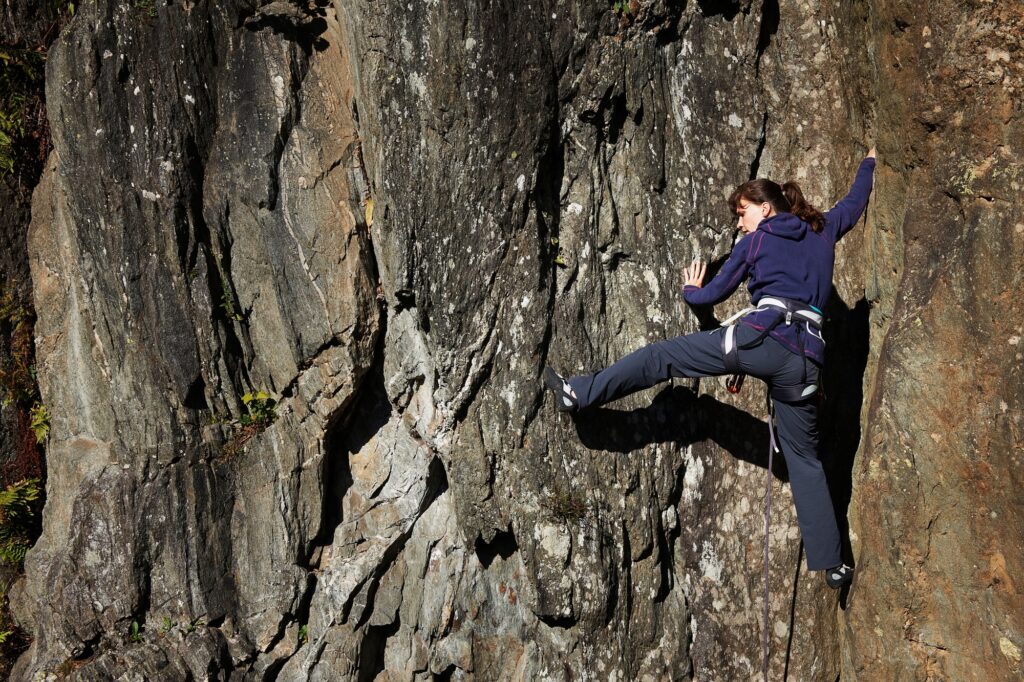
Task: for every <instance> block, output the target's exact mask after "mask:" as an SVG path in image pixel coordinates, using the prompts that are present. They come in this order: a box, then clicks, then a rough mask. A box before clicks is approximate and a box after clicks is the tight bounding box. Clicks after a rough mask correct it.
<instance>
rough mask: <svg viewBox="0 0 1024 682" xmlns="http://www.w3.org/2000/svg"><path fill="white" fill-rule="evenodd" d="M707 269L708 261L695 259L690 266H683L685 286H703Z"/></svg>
mask: <svg viewBox="0 0 1024 682" xmlns="http://www.w3.org/2000/svg"><path fill="white" fill-rule="evenodd" d="M707 269H708V264H707V263H704V262H702V261H699V260H696V259H695V260H694V261H693V263H691V264H690V266H689V267H686V268H683V277H684V278H685V281H684V282H683V286H686V287H689V286H694V287H699V286H701V283H702V282H703V281H704V273H706V272H707Z"/></svg>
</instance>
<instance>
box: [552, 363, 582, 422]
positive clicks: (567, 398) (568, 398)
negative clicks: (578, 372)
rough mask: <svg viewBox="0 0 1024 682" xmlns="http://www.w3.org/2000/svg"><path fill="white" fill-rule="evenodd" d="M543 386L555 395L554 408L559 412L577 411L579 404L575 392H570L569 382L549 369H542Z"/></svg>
mask: <svg viewBox="0 0 1024 682" xmlns="http://www.w3.org/2000/svg"><path fill="white" fill-rule="evenodd" d="M544 386H546V387H547V388H549V389H550V390H551V392H552V393H554V394H555V407H557V408H558V411H559V412H575V411H576V410H578V409H579V407H580V403H579V400H577V399H576V391H574V390H572V386H570V385H569V382H568V381H566V380H565V379H563V378H562V377H560V376H559V375H558V372H556V371H555V370H553V369H551V368H550V367H545V368H544Z"/></svg>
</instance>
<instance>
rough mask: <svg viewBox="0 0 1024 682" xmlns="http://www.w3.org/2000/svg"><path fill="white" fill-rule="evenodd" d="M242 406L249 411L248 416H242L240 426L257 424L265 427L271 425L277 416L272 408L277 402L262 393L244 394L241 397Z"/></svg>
mask: <svg viewBox="0 0 1024 682" xmlns="http://www.w3.org/2000/svg"><path fill="white" fill-rule="evenodd" d="M242 404H243V405H245V409H246V410H248V411H249V414H245V415H242V420H241V421H242V426H249V425H250V424H258V425H261V426H264V427H266V426H270V425H271V424H273V423H274V420H275V419H276V418H277V415H276V414H275V413H274V406H275V405H276V404H277V401H276V400H274V399H273V398H271V397H270V394H268V393H266V392H264V391H257V392H256V393H246V394H245V395H243V396H242Z"/></svg>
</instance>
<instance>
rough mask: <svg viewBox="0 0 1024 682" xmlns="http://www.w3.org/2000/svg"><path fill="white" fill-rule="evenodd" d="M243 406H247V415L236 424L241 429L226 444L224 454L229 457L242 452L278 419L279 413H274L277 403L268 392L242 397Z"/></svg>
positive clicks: (248, 394) (258, 392) (247, 394)
mask: <svg viewBox="0 0 1024 682" xmlns="http://www.w3.org/2000/svg"><path fill="white" fill-rule="evenodd" d="M242 404H243V405H245V409H246V414H244V415H242V417H241V419H239V420H238V421H237V422H235V424H236V425H237V426H238V427H239V428H238V429H237V430H236V431H235V433H234V435H233V436H231V439H230V440H229V441H228V442H227V443H225V444H224V454H225V455H227V456H229V457H230V456H232V455H234V454H236V453H238V452H239V451H241V449H242V448H243V447H244V446H245V444H246V443H247V442H248V441H249V440H251V439H252V437H253V436H255V435H256V434H258V433H260V432H261V431H263V430H264V429H266V428H267V427H268V426H270V425H271V424H273V423H274V420H275V419H277V413H276V412H275V411H274V408H275V407H276V406H277V401H276V400H274V399H273V398H271V397H270V394H269V393H267V392H266V391H256V392H255V393H246V394H245V395H243V396H242Z"/></svg>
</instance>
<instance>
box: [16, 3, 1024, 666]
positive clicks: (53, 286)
mask: <svg viewBox="0 0 1024 682" xmlns="http://www.w3.org/2000/svg"><path fill="white" fill-rule="evenodd" d="M945 4H949V7H945ZM257 5H259V6H257ZM929 12H934V13H935V15H934V16H935V17H936V20H934V22H932V21H931V20H929V19H928V16H929V14H928V13H929ZM943 12H947V13H949V14H948V16H959V17H961V18H962V19H963V21H962V22H961V23H950V22H949V21H948V20H945V19H943V20H939V19H938V18H939V17H944V16H947V15H944V14H942V13H943ZM1020 20H1021V13H1020V11H1019V9H1017V8H1016V7H1015V6H1012V5H1008V4H1007V5H1004V6H1000V5H998V4H985V5H983V6H979V7H978V8H974V7H966V8H960V6H954V5H953V4H952V3H943V2H940V3H938V4H933V6H931V7H930V8H929V9H928V10H926V11H924V12H922V11H919V9H918V8H917V6H916V5H911V4H909V3H906V4H899V3H884V2H881V3H877V4H875V5H866V4H859V3H857V4H850V3H833V2H827V3H814V4H811V5H809V4H801V3H795V2H794V3H790V2H781V3H780V2H776V1H774V0H772V1H768V0H765V1H764V2H750V1H743V2H703V1H699V2H696V3H686V2H684V3H679V2H666V1H657V0H656V1H655V2H649V3H646V2H642V3H631V4H630V5H629V7H628V8H623V7H621V6H620V7H618V8H609V7H607V6H605V5H603V4H601V3H583V2H545V3H542V4H541V5H533V6H530V5H523V4H490V3H481V4H466V3H462V2H459V1H458V0H455V1H453V2H449V3H418V4H408V3H404V4H403V3H390V2H383V3H381V2H377V3H369V2H363V1H361V0H356V1H355V2H347V3H340V2H339V3H335V4H330V3H327V2H324V1H317V2H310V3H305V2H296V3H289V2H283V1H279V2H273V3H254V2H251V1H234V2H230V1H229V2H222V3H216V4H213V3H197V2H174V3H142V2H137V3H128V4H120V3H113V2H107V1H106V0H97V2H94V3H87V4H86V6H83V7H80V8H79V10H78V12H77V14H76V16H75V19H74V21H73V22H72V23H71V25H70V26H69V27H68V29H67V30H66V31H65V32H64V34H63V35H62V36H61V38H60V40H59V41H58V42H57V43H56V44H55V46H54V47H53V48H52V49H51V51H50V55H49V59H48V67H47V69H48V70H47V83H48V86H47V100H48V106H49V112H50V120H51V126H52V130H53V137H54V151H53V154H52V155H51V158H50V161H49V163H48V165H47V170H46V172H45V174H44V178H43V180H42V182H41V183H40V185H39V187H38V188H37V190H36V193H35V197H34V200H33V219H32V228H31V233H30V236H29V245H28V249H29V255H30V258H31V266H32V279H33V287H34V296H35V304H36V309H37V312H38V323H37V326H36V335H37V354H38V358H39V379H40V386H41V390H42V394H43V398H44V400H45V402H46V404H47V405H48V406H49V410H50V413H51V415H52V417H51V419H52V426H51V436H50V442H49V445H48V451H47V452H48V462H47V464H48V470H49V479H48V484H47V505H46V510H45V515H44V533H43V536H42V538H40V540H39V542H38V544H37V545H36V547H35V548H34V549H33V550H32V551H31V552H30V554H29V556H28V559H27V562H26V578H25V579H24V580H23V581H22V582H21V583H20V584H19V585H18V587H17V589H16V591H15V595H14V599H13V606H14V608H15V611H16V614H17V615H18V617H19V619H20V621H21V622H23V623H24V624H26V626H27V627H28V629H30V630H31V631H32V632H33V634H34V637H35V639H34V643H33V646H32V648H31V649H30V650H29V651H28V652H27V653H26V654H25V655H24V656H23V657H22V658H21V659H20V660H19V663H18V667H17V668H16V670H15V673H14V675H15V679H32V678H33V677H34V676H36V675H38V674H44V675H45V674H46V673H51V672H52V673H56V674H70V675H71V676H72V677H75V678H80V679H109V678H116V677H118V676H121V675H126V674H129V673H131V674H133V675H137V674H142V675H144V676H146V677H149V678H161V679H164V678H165V679H186V678H197V679H227V678H229V677H233V678H237V679H282V680H306V679H310V680H336V679H355V680H370V679H385V680H391V679H394V680H409V679H416V680H425V679H433V678H434V677H438V678H441V679H452V678H457V679H463V678H479V679H487V680H489V679H521V680H533V679H576V678H578V677H583V678H586V679H619V680H622V679H650V680H655V679H690V678H694V679H701V680H703V679H752V678H757V677H759V676H760V667H761V646H760V637H761V633H762V632H763V630H764V628H766V629H767V631H768V633H769V635H770V649H771V657H770V661H769V675H770V677H771V679H783V678H785V677H791V678H793V679H815V680H817V679H836V678H837V677H839V676H842V677H844V678H849V679H857V678H863V679H918V678H920V679H928V678H929V677H933V678H944V677H950V678H954V679H970V678H971V677H972V676H973V675H975V674H977V675H982V672H981V671H982V670H983V671H984V676H983V678H984V679H1013V678H1015V677H1016V676H1017V675H1019V672H1020V665H1021V663H1020V656H1021V654H1020V650H1021V647H1022V646H1024V624H1022V622H1021V618H1022V616H1021V614H1022V613H1024V609H1021V608H1020V606H1021V604H1020V597H1019V596H1018V593H1017V591H1016V589H1017V588H1016V587H1015V582H1014V581H1015V577H1014V576H1017V575H1019V574H1020V570H1019V569H1020V568H1021V563H1022V562H1021V559H1022V556H1024V548H1022V547H1021V541H1020V535H1019V533H1009V532H1008V529H1011V528H1014V527H1019V522H1020V520H1021V515H1022V505H1021V499H1020V495H1019V494H1016V493H1015V490H1016V489H1017V488H1018V487H1019V485H1015V483H1016V484H1019V480H1018V479H1019V471H1020V457H1021V450H1020V440H1019V437H1018V434H1019V432H1020V429H1021V426H1022V425H1021V423H1020V420H1021V389H1020V386H1021V382H1020V376H1019V375H1020V366H1021V360H1020V356H1019V355H1018V354H1017V348H1018V345H1017V342H1016V341H1015V340H1014V339H1017V337H1019V336H1021V335H1022V331H1024V330H1021V329H1020V327H1019V326H1016V327H1015V326H1014V325H1019V319H1020V316H1019V314H1014V313H1019V312H1020V310H1021V305H1020V304H1019V303H1018V302H1017V300H1016V297H1015V296H1014V295H1013V294H1014V293H1015V287H1014V284H1016V283H1019V280H1020V276H1021V275H1020V271H1019V268H1017V267H1016V266H1015V263H1019V262H1020V255H1021V254H1020V251H1021V248H1022V246H1021V245H1022V243H1024V227H1022V226H1020V225H1017V226H1016V227H1015V226H1013V225H1011V223H1013V221H1014V218H1013V216H1014V215H1015V214H1014V213H1013V212H1012V206H1013V201H1014V199H1015V197H1014V195H1013V192H1014V191H1015V190H1018V189H1019V186H1018V185H1019V182H1020V178H1019V177H1018V176H1019V167H1016V166H1014V165H1013V163H1012V161H1013V159H1014V158H1016V155H1017V154H1018V153H1019V150H1018V147H1019V144H1020V143H1019V142H1018V141H1017V140H1018V138H1019V137H1020V136H1019V135H1016V136H1015V135H1014V132H1016V131H1017V129H1018V128H1019V126H1020V111H1019V101H1020V97H1019V90H1018V88H1019V87H1020V73H1019V71H1018V70H1017V69H1018V68H1019V63H1020V62H1019V57H1020V46H1019V43H1017V42H1014V41H1015V40H1017V38H1015V36H1016V35H1019V31H1015V29H1014V27H1015V26H1018V27H1019V22H1020ZM1015 22H1016V23H1015ZM991 27H998V28H999V31H997V32H987V31H988V29H989V28H991ZM965 90H966V91H968V92H970V95H969V96H967V97H965V96H964V94H963V92H964V91H965ZM989 111H995V112H997V113H996V114H995V115H987V114H986V115H983V114H982V112H989ZM979 137H980V139H982V140H984V143H983V144H982V145H979V144H978V143H977V141H976V140H977V139H978V138H979ZM876 138H877V140H878V142H879V148H880V156H881V157H882V159H883V163H882V164H880V169H879V172H878V174H877V180H876V184H877V187H878V190H877V192H876V195H875V199H874V201H873V204H872V206H871V208H870V210H869V215H868V219H867V221H866V224H865V225H862V226H861V227H860V228H858V230H857V231H855V232H854V233H853V234H852V235H851V236H850V238H849V239H848V240H846V242H844V244H843V245H842V246H841V247H840V252H839V254H838V258H837V281H836V292H835V297H834V301H833V303H832V305H831V307H830V310H829V311H828V312H829V315H830V318H831V320H832V324H831V328H830V334H831V336H830V339H829V341H830V353H831V354H832V355H831V357H830V362H829V368H828V379H829V381H831V382H833V385H834V386H835V387H836V388H835V389H833V396H832V397H831V398H830V399H829V402H828V403H827V404H826V406H825V410H824V416H825V417H826V422H825V423H826V424H827V426H825V428H824V429H823V434H824V448H823V458H824V459H825V461H826V463H827V465H828V467H829V470H830V472H831V474H832V478H833V480H834V489H833V492H834V497H835V499H836V503H837V506H838V507H839V509H840V512H841V513H842V512H843V511H845V509H846V506H847V504H849V505H850V509H851V512H852V513H851V522H850V538H851V540H852V544H851V546H850V548H849V551H850V558H851V559H855V560H856V561H857V562H858V566H859V568H860V571H861V572H860V577H859V579H858V582H857V584H856V586H855V588H854V590H853V591H852V592H851V593H850V594H849V595H848V599H847V598H846V597H844V599H843V600H842V602H841V604H842V606H843V607H844V608H845V612H840V611H839V610H838V609H837V599H836V594H835V593H833V592H831V591H829V590H827V588H825V587H824V584H823V582H822V581H821V580H820V578H819V576H817V575H812V574H808V573H807V572H806V571H805V570H804V567H803V557H802V548H801V544H800V539H799V533H798V530H797V527H796V524H795V518H794V514H793V511H792V505H791V502H790V500H789V498H788V487H787V486H785V485H784V484H783V482H782V481H781V480H778V479H776V480H775V481H774V482H773V486H774V493H775V503H774V505H773V508H772V518H771V529H772V530H771V533H770V549H771V561H770V564H769V581H770V587H771V600H770V613H771V615H770V618H769V621H768V622H767V623H763V622H762V616H761V601H760V600H761V598H762V596H761V591H762V589H763V586H762V584H761V556H762V555H761V552H762V547H761V543H762V542H763V523H764V520H763V518H762V515H763V511H762V504H763V495H764V485H765V451H766V446H767V429H766V426H765V424H764V422H763V421H762V418H761V417H762V414H763V408H762V404H763V389H762V388H761V387H759V386H754V385H752V386H750V387H749V388H747V389H745V391H744V393H743V394H741V396H740V397H739V398H738V399H737V398H733V397H731V396H729V394H728V393H727V392H726V391H725V390H724V387H723V385H722V384H721V383H720V382H719V381H718V380H704V381H700V382H683V384H681V385H675V386H662V387H658V388H655V389H652V390H650V391H647V392H644V393H641V394H638V395H636V396H631V397H630V398H627V399H625V400H623V401H620V402H619V403H616V404H615V405H612V406H608V407H607V408H603V409H600V410H597V411H595V412H594V413H591V414H587V415H583V416H581V417H580V418H578V419H575V420H571V419H569V418H567V417H559V416H557V415H556V413H555V412H554V411H553V410H552V408H551V405H550V404H548V403H547V402H546V401H545V396H544V394H543V393H542V391H541V388H540V385H539V381H538V377H539V375H540V372H541V369H542V368H543V367H544V365H545V364H553V365H555V366H556V367H559V368H562V369H564V370H565V371H570V372H576V371H586V370H593V369H596V368H599V367H601V366H603V365H605V364H607V363H609V362H611V361H612V360H614V359H616V358H617V357H619V356H621V355H623V354H624V353H626V352H628V351H631V350H634V349H636V348H638V347H639V346H641V345H643V344H645V343H648V342H650V341H653V340H657V339H660V338H663V337H665V336H672V335H677V334H680V333H686V332H690V331H695V330H696V329H698V321H697V318H696V317H695V316H694V315H692V314H691V313H690V312H689V311H688V310H686V309H685V308H684V307H683V306H681V304H680V299H679V295H678V290H679V287H680V285H681V274H680V273H681V269H682V267H683V265H684V264H686V263H688V262H689V260H690V259H691V258H693V257H695V256H701V257H703V258H704V259H706V260H712V261H715V262H720V261H721V259H722V258H723V257H724V256H725V255H726V254H727V253H728V251H729V249H730V247H731V243H732V239H733V230H732V225H733V220H732V218H731V216H730V215H729V214H728V211H727V210H726V207H725V204H724V199H725V197H726V196H727V194H728V193H729V191H730V190H731V189H732V187H733V186H734V185H735V184H738V183H739V182H741V181H743V180H746V179H747V178H748V177H751V176H757V175H762V176H770V177H775V178H780V179H781V178H790V177H792V178H796V179H798V180H799V181H800V182H801V183H802V184H803V186H804V189H805V192H806V193H807V194H808V196H809V197H811V198H812V200H814V201H815V202H816V203H817V204H818V205H819V206H821V207H827V206H829V205H831V202H833V201H834V200H836V199H838V198H839V197H840V196H842V194H843V193H845V191H846V189H847V186H848V183H849V182H850V180H851V179H852V174H853V171H854V169H855V168H856V164H857V162H858V161H859V159H860V156H861V154H862V153H863V151H864V150H865V149H866V147H867V146H868V145H869V144H870V143H871V142H872V141H873V140H874V139H876ZM957 153H962V154H963V155H962V156H957V155H955V154H957ZM965 164H966V165H965ZM919 206H920V208H919ZM922 209H923V210H922ZM990 254H991V255H990ZM744 301H745V297H744V296H743V294H742V292H741V293H739V294H737V296H736V297H735V298H734V300H733V301H731V302H729V303H727V304H725V305H724V306H722V309H721V310H720V311H719V313H721V312H722V311H723V310H725V309H730V308H731V309H738V308H739V307H740V306H741V305H743V303H744ZM704 322H705V323H707V322H708V320H707V319H705V320H704ZM936 341H938V342H939V343H936ZM952 348H956V349H960V350H959V351H957V354H955V355H953V354H949V353H950V351H949V349H952ZM943 351H945V352H943ZM752 383H753V382H752ZM259 391H264V392H266V393H267V394H270V395H272V396H273V397H274V399H275V400H276V405H273V407H272V410H273V413H274V418H273V420H272V423H269V425H268V424H267V422H270V421H271V419H269V418H261V415H262V416H263V417H265V416H266V412H267V411H268V410H270V409H271V406H270V405H269V403H264V402H262V401H261V400H259V399H257V400H255V401H253V400H251V396H252V395H253V394H255V393H257V392H259ZM698 392H699V394H700V397H699V398H698V397H697V393H698ZM246 394H249V395H246ZM967 396H970V398H969V399H968V400H964V401H962V402H958V401H957V400H955V399H956V398H960V397H967ZM862 397H864V401H863V402H864V409H863V411H861V403H862V400H861V399H862ZM243 398H245V399H244V400H243ZM253 420H255V422H257V424H250V425H248V426H243V422H249V421H253ZM862 425H863V426H862ZM263 427H265V428H263ZM951 427H955V428H951ZM862 428H863V429H864V433H865V438H864V442H863V444H861V443H860V433H861V430H862ZM780 475H782V476H783V477H784V474H783V473H782V472H780ZM851 483H852V485H851ZM1015 523H1016V524H1018V525H1017V526H1015ZM943 607H945V608H943ZM951 612H955V613H956V615H955V617H952V618H951V617H950V614H951ZM840 614H841V615H840ZM982 632H983V633H984V636H979V633H982ZM980 660H984V665H985V666H987V667H985V668H982V667H980V664H979V663H978V661H980ZM979 679H981V678H979Z"/></svg>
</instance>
